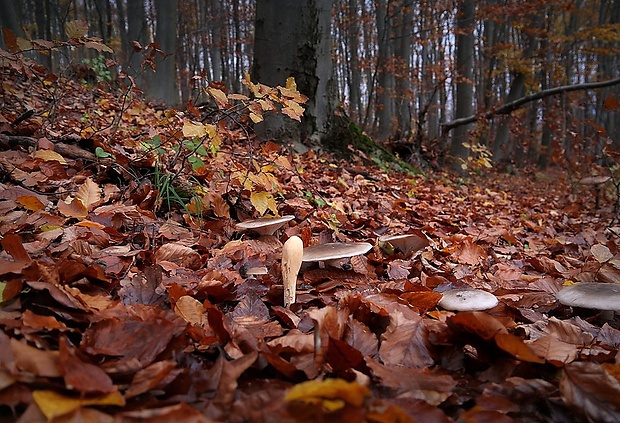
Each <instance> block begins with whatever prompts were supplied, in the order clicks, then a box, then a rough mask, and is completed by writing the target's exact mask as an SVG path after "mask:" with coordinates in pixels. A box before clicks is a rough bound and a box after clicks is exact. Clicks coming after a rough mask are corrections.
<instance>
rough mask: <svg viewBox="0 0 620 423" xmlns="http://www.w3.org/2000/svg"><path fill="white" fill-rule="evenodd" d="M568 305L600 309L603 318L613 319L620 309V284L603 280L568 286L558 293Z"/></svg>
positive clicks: (560, 298) (559, 299)
mask: <svg viewBox="0 0 620 423" xmlns="http://www.w3.org/2000/svg"><path fill="white" fill-rule="evenodd" d="M556 297H557V299H558V301H559V302H560V303H562V304H564V305H566V306H571V307H581V308H588V309H594V310H600V311H601V312H602V313H601V319H603V320H611V319H613V317H614V311H618V310H620V285H617V284H613V283H602V282H584V283H577V284H574V285H570V286H566V287H564V288H562V289H561V290H560V292H558V294H557V295H556Z"/></svg>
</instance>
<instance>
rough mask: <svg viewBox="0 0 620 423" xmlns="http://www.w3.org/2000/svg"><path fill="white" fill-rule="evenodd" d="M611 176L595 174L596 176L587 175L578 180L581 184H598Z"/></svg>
mask: <svg viewBox="0 0 620 423" xmlns="http://www.w3.org/2000/svg"><path fill="white" fill-rule="evenodd" d="M610 179H611V176H608V175H597V176H588V177H585V178H582V179H581V180H579V183H580V184H581V185H600V184H604V183H605V182H607V181H609V180H610Z"/></svg>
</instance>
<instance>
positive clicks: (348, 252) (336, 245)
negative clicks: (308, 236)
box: [303, 242, 372, 261]
mask: <svg viewBox="0 0 620 423" xmlns="http://www.w3.org/2000/svg"><path fill="white" fill-rule="evenodd" d="M371 249H372V245H371V244H369V243H367V242H328V243H327V244H318V245H313V246H311V247H306V248H304V256H303V261H329V260H336V259H341V258H347V257H353V256H359V255H362V254H366V253H367V252H368V251H370V250H371Z"/></svg>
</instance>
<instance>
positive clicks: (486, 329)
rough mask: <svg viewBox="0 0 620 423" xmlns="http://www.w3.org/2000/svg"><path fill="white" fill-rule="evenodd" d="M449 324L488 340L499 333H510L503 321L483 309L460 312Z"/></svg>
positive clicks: (450, 319) (449, 320)
mask: <svg viewBox="0 0 620 423" xmlns="http://www.w3.org/2000/svg"><path fill="white" fill-rule="evenodd" d="M448 325H449V326H450V327H451V328H453V329H458V330H461V331H466V332H470V333H474V334H476V335H478V336H479V337H481V338H482V339H484V340H487V341H490V340H491V339H493V338H494V337H495V336H496V335H497V334H498V333H505V334H507V333H508V330H506V327H505V326H504V325H503V324H502V322H500V321H499V320H497V319H496V318H495V317H492V316H490V315H489V314H487V313H485V312H482V311H467V312H461V313H458V314H456V315H455V316H452V317H451V318H449V319H448Z"/></svg>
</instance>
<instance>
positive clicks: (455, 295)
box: [438, 289, 499, 311]
mask: <svg viewBox="0 0 620 423" xmlns="http://www.w3.org/2000/svg"><path fill="white" fill-rule="evenodd" d="M498 302H499V301H498V299H497V297H496V296H495V295H493V294H491V293H490V292H486V291H483V290H481V289H451V290H450V291H446V292H444V293H443V297H441V300H439V303H438V304H439V306H441V307H443V308H445V309H446V310H453V311H477V310H488V309H490V308H493V307H495V306H496V305H497V303H498Z"/></svg>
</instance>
